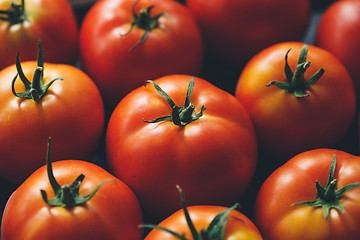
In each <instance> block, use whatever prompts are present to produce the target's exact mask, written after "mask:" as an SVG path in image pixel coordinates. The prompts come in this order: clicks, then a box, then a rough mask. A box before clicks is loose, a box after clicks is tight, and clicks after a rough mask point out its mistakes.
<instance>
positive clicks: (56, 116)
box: [0, 41, 104, 185]
mask: <svg viewBox="0 0 360 240" xmlns="http://www.w3.org/2000/svg"><path fill="white" fill-rule="evenodd" d="M20 55H21V53H19V54H18V55H17V57H16V64H13V65H11V66H9V67H7V68H5V69H3V70H2V71H0V101H1V106H0V132H1V134H0V156H1V159H0V177H1V178H3V179H5V180H7V181H9V182H11V183H13V184H15V185H18V184H20V183H21V182H22V181H23V180H25V179H26V178H27V177H28V176H29V175H30V174H31V173H32V172H33V171H35V170H36V169H37V168H39V167H40V166H42V164H43V163H42V159H43V148H42V147H39V146H41V145H42V144H41V143H43V142H44V141H46V139H47V138H48V137H49V136H51V137H52V138H53V139H54V140H53V145H54V147H55V149H54V151H53V159H54V161H56V160H60V159H66V158H74V159H90V158H91V156H92V155H93V154H94V152H95V150H96V148H97V146H98V143H99V141H100V138H101V135H102V131H103V128H104V106H103V101H102V98H101V95H100V92H99V90H98V88H97V87H96V85H95V83H94V82H93V81H92V80H91V79H90V78H89V77H88V75H86V74H85V73H84V72H83V71H81V70H80V69H78V68H76V67H74V66H72V65H66V64H51V63H48V62H45V61H44V56H43V55H44V54H43V51H42V47H41V41H39V48H38V60H37V61H25V62H21V61H20Z"/></svg>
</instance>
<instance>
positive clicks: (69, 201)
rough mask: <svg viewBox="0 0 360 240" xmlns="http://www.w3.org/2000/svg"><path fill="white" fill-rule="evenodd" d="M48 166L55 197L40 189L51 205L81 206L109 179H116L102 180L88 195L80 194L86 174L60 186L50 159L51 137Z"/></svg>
mask: <svg viewBox="0 0 360 240" xmlns="http://www.w3.org/2000/svg"><path fill="white" fill-rule="evenodd" d="M46 168H47V174H48V178H49V182H50V185H51V188H52V189H53V191H54V194H55V197H54V198H52V199H48V196H47V193H46V191H44V190H40V192H41V197H42V199H43V200H44V202H45V203H47V204H48V205H50V206H58V207H65V208H72V207H74V206H79V205H81V204H84V203H86V202H87V201H89V200H90V199H91V198H92V197H93V196H94V195H95V194H96V193H97V191H98V190H99V188H100V187H101V186H102V185H104V184H105V183H107V182H109V181H114V180H113V179H106V180H104V181H102V182H101V183H99V185H97V186H96V188H95V189H94V190H93V191H92V192H91V193H90V194H89V195H86V196H80V195H79V189H80V185H81V183H82V181H83V180H84V178H85V175H83V174H80V175H79V176H78V177H77V178H76V179H75V180H74V182H73V183H72V184H71V185H68V184H64V185H63V186H60V184H59V183H58V182H57V181H56V179H55V176H54V173H53V169H52V163H51V160H50V138H49V140H48V145H47V155H46Z"/></svg>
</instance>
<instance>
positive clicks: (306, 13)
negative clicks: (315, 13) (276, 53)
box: [186, 0, 311, 66]
mask: <svg viewBox="0 0 360 240" xmlns="http://www.w3.org/2000/svg"><path fill="white" fill-rule="evenodd" d="M186 6H187V7H188V8H189V9H190V11H191V12H192V13H193V15H194V16H195V18H196V20H197V22H198V24H199V26H200V30H201V33H202V36H203V39H204V45H205V49H206V52H207V53H209V54H210V55H214V56H215V57H218V58H220V59H221V60H224V61H226V62H228V63H230V64H232V65H236V66H237V65H240V66H243V65H244V64H245V63H246V62H247V61H248V60H249V59H250V58H251V57H252V56H253V55H255V54H256V53H258V52H259V51H261V50H262V49H263V48H265V47H268V46H270V45H272V44H275V43H278V42H283V41H300V40H301V39H302V38H303V37H304V34H305V32H306V30H307V27H308V24H309V21H310V16H311V15H310V1H309V0H305V1H297V0H271V1H268V0H255V1H254V0H213V1H207V0H186Z"/></svg>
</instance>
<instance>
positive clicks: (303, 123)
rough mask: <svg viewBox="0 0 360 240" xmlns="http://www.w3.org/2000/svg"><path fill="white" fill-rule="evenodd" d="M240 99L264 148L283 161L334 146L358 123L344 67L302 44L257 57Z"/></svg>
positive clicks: (270, 49) (239, 89) (247, 73)
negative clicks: (315, 149) (306, 152)
mask: <svg viewBox="0 0 360 240" xmlns="http://www.w3.org/2000/svg"><path fill="white" fill-rule="evenodd" d="M235 95H236V97H237V99H238V100H239V101H240V102H241V103H242V104H243V106H244V107H245V109H246V110H247V112H248V113H249V115H250V117H251V119H252V121H253V123H254V126H255V130H256V133H257V138H258V142H259V149H260V150H261V151H262V152H265V153H266V154H268V155H270V156H272V157H275V158H278V159H282V160H288V159H289V158H291V157H293V156H294V155H296V154H298V153H300V152H303V151H306V150H310V149H314V148H320V147H334V146H335V145H336V144H337V143H339V142H340V140H342V138H343V137H344V136H345V135H346V133H347V131H348V130H349V128H350V126H351V125H352V123H353V121H354V120H355V114H356V98H355V88H354V84H353V81H352V79H351V76H350V74H349V72H348V71H347V69H346V68H345V66H344V65H343V64H342V63H341V62H340V60H339V59H337V58H336V57H335V56H334V55H333V54H331V53H329V52H328V51H326V50H323V49H321V48H319V47H316V46H313V45H307V44H304V43H302V42H284V43H279V44H275V45H273V46H271V47H268V48H266V49H264V50H263V51H261V52H260V53H258V54H257V55H256V56H254V57H253V58H252V59H251V60H250V61H249V62H248V64H247V65H246V66H245V68H244V69H243V71H242V73H241V75H240V77H239V80H238V83H237V87H236V93H235Z"/></svg>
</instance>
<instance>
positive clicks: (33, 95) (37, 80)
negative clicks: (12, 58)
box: [11, 39, 63, 101]
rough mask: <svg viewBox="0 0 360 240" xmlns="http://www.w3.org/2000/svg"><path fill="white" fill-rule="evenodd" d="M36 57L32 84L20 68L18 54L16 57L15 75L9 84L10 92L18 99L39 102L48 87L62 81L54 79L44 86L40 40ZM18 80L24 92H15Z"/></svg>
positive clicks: (42, 55) (42, 54)
mask: <svg viewBox="0 0 360 240" xmlns="http://www.w3.org/2000/svg"><path fill="white" fill-rule="evenodd" d="M38 46H39V48H38V56H37V67H36V69H35V72H34V75H33V79H32V82H30V81H29V80H28V79H27V78H26V76H25V74H24V72H23V70H22V67H21V63H20V57H19V53H17V55H16V62H15V65H16V69H17V74H16V75H15V77H14V78H13V79H12V82H11V91H12V93H13V94H14V95H15V96H16V97H19V98H26V99H33V100H34V101H40V100H41V99H42V98H43V97H44V96H45V94H46V92H47V91H48V89H49V87H50V86H51V85H52V84H53V83H54V82H55V81H57V80H63V79H62V78H55V79H53V80H51V81H50V82H49V83H48V84H46V85H45V84H44V53H43V49H42V46H41V40H40V39H39V42H38ZM18 77H19V78H20V80H21V81H22V83H23V84H24V86H25V91H24V92H16V90H15V82H16V79H17V78H18Z"/></svg>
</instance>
